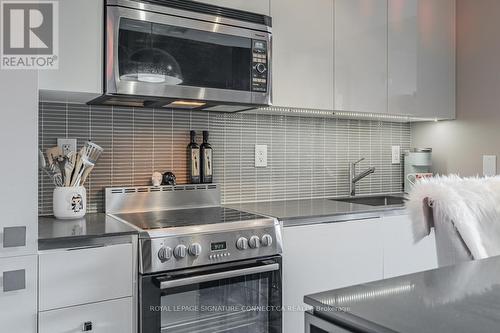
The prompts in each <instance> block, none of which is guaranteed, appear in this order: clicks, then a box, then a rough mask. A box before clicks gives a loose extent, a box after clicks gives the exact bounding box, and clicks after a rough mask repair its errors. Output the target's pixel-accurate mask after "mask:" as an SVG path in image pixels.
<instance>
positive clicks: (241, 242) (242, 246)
mask: <svg viewBox="0 0 500 333" xmlns="http://www.w3.org/2000/svg"><path fill="white" fill-rule="evenodd" d="M236 247H237V248H238V250H246V249H248V239H246V238H245V237H240V238H238V240H237V241H236Z"/></svg>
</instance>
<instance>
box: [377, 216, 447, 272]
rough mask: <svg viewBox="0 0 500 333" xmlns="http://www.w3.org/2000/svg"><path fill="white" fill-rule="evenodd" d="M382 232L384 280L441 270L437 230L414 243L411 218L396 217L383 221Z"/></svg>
mask: <svg viewBox="0 0 500 333" xmlns="http://www.w3.org/2000/svg"><path fill="white" fill-rule="evenodd" d="M382 233H383V235H384V278H385V279H388V278H391V277H395V276H401V275H405V274H411V273H416V272H422V271H426V270H429V269H434V268H437V267H438V263H437V251H436V240H435V237H434V230H433V231H432V233H431V234H430V236H429V237H425V238H424V239H422V240H421V241H420V242H418V243H415V242H414V240H413V230H412V222H411V220H410V217H409V216H408V215H395V216H386V217H384V218H383V219H382Z"/></svg>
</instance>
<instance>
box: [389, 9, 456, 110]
mask: <svg viewBox="0 0 500 333" xmlns="http://www.w3.org/2000/svg"><path fill="white" fill-rule="evenodd" d="M388 13H389V17H388V19H389V30H388V36H389V39H388V50H389V51H388V63H389V71H388V72H389V76H388V77H389V81H388V89H389V94H388V96H389V106H388V110H389V113H392V114H409V115H412V116H416V117H432V118H438V119H453V118H455V0H439V1H436V0H389V11H388Z"/></svg>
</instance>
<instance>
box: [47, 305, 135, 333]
mask: <svg viewBox="0 0 500 333" xmlns="http://www.w3.org/2000/svg"><path fill="white" fill-rule="evenodd" d="M38 320H39V329H38V333H81V332H92V333H132V298H131V297H127V298H122V299H117V300H112V301H107V302H100V303H93V304H86V305H80V306H74V307H70V308H65V309H59V310H52V311H45V312H40V314H39V319H38Z"/></svg>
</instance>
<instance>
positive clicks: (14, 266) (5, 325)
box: [0, 255, 37, 333]
mask: <svg viewBox="0 0 500 333" xmlns="http://www.w3.org/2000/svg"><path fill="white" fill-rule="evenodd" d="M36 304H37V256H36V255H31V256H20V257H12V258H0V325H1V326H0V332H6V333H7V332H9V333H35V332H36V327H37V306H36Z"/></svg>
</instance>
